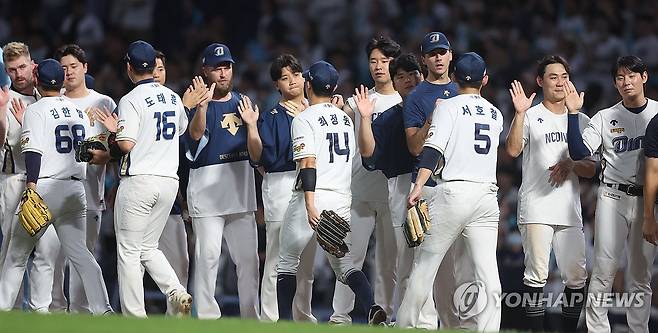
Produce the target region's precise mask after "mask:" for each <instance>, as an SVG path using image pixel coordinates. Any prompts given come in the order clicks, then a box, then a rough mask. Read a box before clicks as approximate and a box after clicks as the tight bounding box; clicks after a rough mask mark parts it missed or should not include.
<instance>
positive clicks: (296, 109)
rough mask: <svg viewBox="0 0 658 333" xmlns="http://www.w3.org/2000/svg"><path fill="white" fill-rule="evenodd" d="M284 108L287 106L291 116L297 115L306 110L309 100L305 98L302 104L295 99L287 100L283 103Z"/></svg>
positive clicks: (287, 111)
mask: <svg viewBox="0 0 658 333" xmlns="http://www.w3.org/2000/svg"><path fill="white" fill-rule="evenodd" d="M281 105H283V107H284V108H286V113H287V114H288V115H290V116H291V117H297V116H298V115H299V114H300V113H302V111H304V110H306V108H308V102H307V101H306V100H305V99H303V100H302V104H301V105H299V104H297V103H295V102H293V101H285V102H283V103H281Z"/></svg>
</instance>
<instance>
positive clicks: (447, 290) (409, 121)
mask: <svg viewBox="0 0 658 333" xmlns="http://www.w3.org/2000/svg"><path fill="white" fill-rule="evenodd" d="M420 50H421V53H422V61H423V63H424V64H425V66H427V77H426V78H425V81H423V82H421V83H419V84H418V86H416V88H415V89H414V90H413V91H412V92H411V93H410V94H409V96H407V101H406V102H405V103H404V107H403V112H402V116H403V119H404V127H405V134H406V137H407V146H408V148H409V152H410V153H411V155H413V156H419V155H420V152H421V151H422V148H423V143H424V142H425V138H426V137H427V133H428V132H429V128H430V124H431V120H432V114H433V112H434V107H435V104H436V103H437V102H439V101H441V100H444V99H448V98H451V97H452V96H455V95H456V94H457V86H456V85H455V83H454V82H451V80H450V76H449V75H448V66H449V65H450V62H451V61H452V50H451V49H450V42H449V41H448V39H447V38H446V36H445V35H444V34H443V33H441V32H430V33H428V34H427V35H425V37H424V38H423V41H422V44H421V47H420ZM417 173H418V158H417V161H416V163H415V165H414V170H413V171H412V174H411V181H412V184H413V183H414V182H415V181H416V175H417ZM435 186H436V182H435V181H434V180H432V179H428V181H427V184H425V187H424V191H423V197H424V198H426V199H429V198H430V197H431V196H432V193H433V192H434V187H435ZM427 201H428V203H429V204H430V205H431V201H430V200H427ZM463 248H464V244H463V241H462V238H461V237H459V238H458V240H457V242H456V243H455V246H454V247H453V248H451V249H450V250H449V251H448V254H447V255H446V260H444V263H443V264H442V265H441V267H440V268H439V273H438V274H437V281H436V286H435V290H434V294H436V296H435V297H434V298H433V299H429V300H428V303H427V304H426V305H425V307H424V308H423V311H422V313H421V319H420V324H419V327H423V328H427V329H436V327H437V319H439V320H440V322H441V327H442V328H455V327H461V326H465V325H467V324H468V323H466V322H463V323H462V321H460V319H459V317H458V316H457V314H456V312H455V311H456V310H455V309H454V306H453V302H452V298H451V297H450V295H453V293H454V291H455V288H456V286H457V285H458V282H460V281H465V280H468V278H469V277H470V276H472V274H471V272H470V269H469V268H468V267H469V266H470V265H466V264H464V265H461V264H460V262H459V260H456V259H455V258H463V257H464V255H463V251H464V249H463ZM402 279H404V276H403V277H402ZM437 312H438V313H437ZM437 315H438V318H437Z"/></svg>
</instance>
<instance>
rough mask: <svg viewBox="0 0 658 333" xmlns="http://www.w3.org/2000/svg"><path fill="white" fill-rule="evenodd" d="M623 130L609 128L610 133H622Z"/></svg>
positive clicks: (620, 128) (621, 128)
mask: <svg viewBox="0 0 658 333" xmlns="http://www.w3.org/2000/svg"><path fill="white" fill-rule="evenodd" d="M624 130H625V128H623V127H617V128H611V129H610V133H624Z"/></svg>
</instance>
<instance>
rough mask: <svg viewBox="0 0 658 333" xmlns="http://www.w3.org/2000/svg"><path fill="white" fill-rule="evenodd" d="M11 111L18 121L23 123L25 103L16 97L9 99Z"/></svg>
mask: <svg viewBox="0 0 658 333" xmlns="http://www.w3.org/2000/svg"><path fill="white" fill-rule="evenodd" d="M11 113H12V114H13V115H14V117H16V120H18V123H19V124H21V126H22V125H23V115H24V114H25V104H24V103H23V101H21V100H20V99H18V98H14V99H12V100H11Z"/></svg>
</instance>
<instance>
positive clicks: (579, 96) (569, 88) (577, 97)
mask: <svg viewBox="0 0 658 333" xmlns="http://www.w3.org/2000/svg"><path fill="white" fill-rule="evenodd" d="M564 88H565V89H566V92H567V97H566V98H565V99H564V102H565V104H566V105H567V110H569V113H578V112H579V111H580V109H581V108H582V107H583V103H584V102H585V92H584V91H581V92H580V93H578V90H576V86H574V85H573V82H571V81H567V83H566V84H565V85H564Z"/></svg>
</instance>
